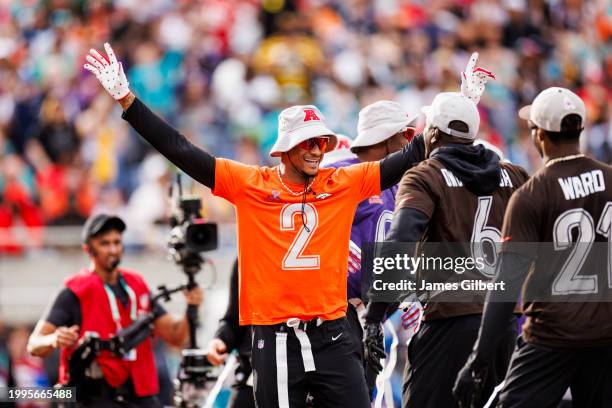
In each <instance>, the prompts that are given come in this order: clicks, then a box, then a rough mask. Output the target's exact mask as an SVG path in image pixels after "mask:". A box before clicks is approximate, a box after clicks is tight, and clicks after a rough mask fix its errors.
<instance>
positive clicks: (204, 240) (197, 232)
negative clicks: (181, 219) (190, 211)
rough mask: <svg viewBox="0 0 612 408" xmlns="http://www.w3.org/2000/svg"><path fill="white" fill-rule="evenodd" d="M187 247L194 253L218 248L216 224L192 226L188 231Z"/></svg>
mask: <svg viewBox="0 0 612 408" xmlns="http://www.w3.org/2000/svg"><path fill="white" fill-rule="evenodd" d="M186 241H187V247H188V248H189V249H190V250H191V251H193V252H203V251H210V250H213V249H216V248H217V226H216V225H215V224H191V225H189V226H188V227H187V231H186Z"/></svg>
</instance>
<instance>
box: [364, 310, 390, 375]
mask: <svg viewBox="0 0 612 408" xmlns="http://www.w3.org/2000/svg"><path fill="white" fill-rule="evenodd" d="M363 329H364V330H363V348H364V357H365V361H366V363H367V364H369V365H370V367H371V368H372V369H373V370H374V371H375V372H376V374H378V373H380V372H381V371H382V368H383V367H382V364H380V359H381V358H385V344H384V336H383V332H382V328H381V326H380V323H372V322H366V324H365V326H364V328H363Z"/></svg>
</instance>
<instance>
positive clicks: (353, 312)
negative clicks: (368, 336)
mask: <svg viewBox="0 0 612 408" xmlns="http://www.w3.org/2000/svg"><path fill="white" fill-rule="evenodd" d="M346 319H347V320H348V322H349V325H350V327H351V333H352V335H353V337H354V338H355V343H357V346H358V347H357V352H358V353H359V358H360V359H361V361H362V364H363V369H364V371H365V379H366V385H367V386H368V394H369V395H370V399H372V394H373V393H374V387H375V386H376V377H377V375H378V374H377V373H376V371H374V370H373V369H372V367H370V365H369V364H367V362H366V361H365V358H364V355H363V328H362V327H361V322H360V321H359V314H358V313H357V309H356V308H355V306H353V305H352V304H351V303H349V304H348V309H347V310H346Z"/></svg>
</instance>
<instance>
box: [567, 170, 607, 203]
mask: <svg viewBox="0 0 612 408" xmlns="http://www.w3.org/2000/svg"><path fill="white" fill-rule="evenodd" d="M557 180H558V181H559V185H560V186H561V189H562V190H563V195H564V196H565V199H566V200H574V199H576V198H582V197H586V196H588V195H589V194H593V193H598V192H600V191H604V190H605V189H606V184H605V182H604V176H603V172H602V171H601V170H592V171H588V172H586V173H582V174H579V175H577V176H571V177H560V178H558V179H557Z"/></svg>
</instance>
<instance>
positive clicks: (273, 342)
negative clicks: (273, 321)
mask: <svg viewBox="0 0 612 408" xmlns="http://www.w3.org/2000/svg"><path fill="white" fill-rule="evenodd" d="M252 346H253V351H252V360H251V362H252V365H253V375H254V377H253V380H254V389H255V401H256V405H257V407H259V408H271V407H279V408H297V407H304V406H305V405H306V396H307V394H308V393H310V394H311V395H312V397H313V398H314V401H315V403H316V406H317V408H326V407H338V408H346V407H351V408H369V406H370V400H369V398H368V390H367V387H366V384H365V377H364V372H363V365H362V362H361V359H360V354H359V351H358V350H359V347H360V345H359V344H357V343H356V340H355V338H354V336H352V335H351V327H350V324H349V322H348V320H347V319H346V318H345V317H343V318H340V319H337V320H331V321H325V322H323V323H322V324H320V325H319V324H317V321H316V320H313V321H311V322H308V323H304V322H302V323H300V324H299V326H298V327H288V326H287V325H286V324H277V325H272V326H253V344H252Z"/></svg>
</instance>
